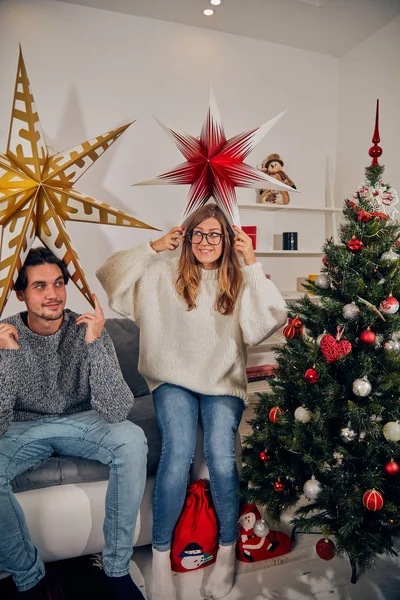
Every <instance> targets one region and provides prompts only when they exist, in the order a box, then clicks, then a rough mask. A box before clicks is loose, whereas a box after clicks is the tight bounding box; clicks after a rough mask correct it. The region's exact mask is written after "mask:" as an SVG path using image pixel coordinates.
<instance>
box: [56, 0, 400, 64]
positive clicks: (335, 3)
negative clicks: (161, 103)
mask: <svg viewBox="0 0 400 600" xmlns="http://www.w3.org/2000/svg"><path fill="white" fill-rule="evenodd" d="M58 1H59V2H66V3H69V4H79V5H81V6H90V7H92V8H100V9H104V10H109V11H114V12H119V13H125V14H129V15H137V16H141V17H149V18H152V19H159V20H162V21H171V22H173V23H181V24H183V25H191V26H194V27H203V28H206V29H213V30H215V31H223V32H225V33H233V34H236V35H243V36H246V37H250V38H255V39H259V40H265V41H268V42H275V43H278V44H284V45H287V46H293V47H295V48H302V49H304V50H311V51H314V52H321V53H323V54H329V55H331V56H342V55H343V54H345V53H346V52H348V51H349V50H351V49H352V48H354V47H355V46H357V45H358V44H360V43H361V42H362V41H364V40H365V39H366V38H368V37H369V36H371V35H372V34H373V33H375V31H377V30H378V29H380V28H381V27H383V26H384V25H386V24H387V23H389V21H391V20H392V19H394V18H395V17H397V16H398V15H400V0H222V3H221V5H220V6H218V7H213V8H214V11H215V12H214V15H213V16H211V17H205V16H204V15H203V14H202V11H203V9H205V8H211V5H210V3H209V0H58Z"/></svg>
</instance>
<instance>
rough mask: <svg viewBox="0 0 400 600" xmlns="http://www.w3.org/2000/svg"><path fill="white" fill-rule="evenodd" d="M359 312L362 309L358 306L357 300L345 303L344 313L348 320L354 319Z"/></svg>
mask: <svg viewBox="0 0 400 600" xmlns="http://www.w3.org/2000/svg"><path fill="white" fill-rule="evenodd" d="M359 312H360V309H359V308H358V306H357V304H356V303H355V302H351V303H350V304H345V305H344V306H343V309H342V315H343V317H344V318H345V319H347V320H349V319H354V318H355V317H356V316H357V315H358V313H359Z"/></svg>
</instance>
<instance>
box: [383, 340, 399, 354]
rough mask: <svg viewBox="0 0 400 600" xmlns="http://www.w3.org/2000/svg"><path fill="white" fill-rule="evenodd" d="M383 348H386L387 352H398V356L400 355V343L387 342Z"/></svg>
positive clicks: (394, 341) (395, 341)
mask: <svg viewBox="0 0 400 600" xmlns="http://www.w3.org/2000/svg"><path fill="white" fill-rule="evenodd" d="M383 347H384V348H385V350H390V351H391V352H396V354H399V352H400V342H398V341H397V340H388V341H387V342H385V344H384V345H383Z"/></svg>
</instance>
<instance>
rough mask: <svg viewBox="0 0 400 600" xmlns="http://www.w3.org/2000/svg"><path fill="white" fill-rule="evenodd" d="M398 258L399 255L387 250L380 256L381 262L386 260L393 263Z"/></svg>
mask: <svg viewBox="0 0 400 600" xmlns="http://www.w3.org/2000/svg"><path fill="white" fill-rule="evenodd" d="M398 258H400V255H399V254H397V252H395V251H394V250H388V251H387V252H384V253H383V254H382V256H381V260H388V261H394V260H397V259H398Z"/></svg>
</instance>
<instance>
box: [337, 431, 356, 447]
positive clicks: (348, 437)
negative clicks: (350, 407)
mask: <svg viewBox="0 0 400 600" xmlns="http://www.w3.org/2000/svg"><path fill="white" fill-rule="evenodd" d="M340 437H341V438H342V440H343V441H344V442H346V444H350V442H352V441H353V440H355V438H356V432H355V431H354V430H353V429H350V427H343V429H341V430H340Z"/></svg>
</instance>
